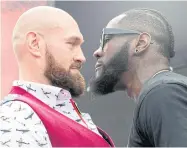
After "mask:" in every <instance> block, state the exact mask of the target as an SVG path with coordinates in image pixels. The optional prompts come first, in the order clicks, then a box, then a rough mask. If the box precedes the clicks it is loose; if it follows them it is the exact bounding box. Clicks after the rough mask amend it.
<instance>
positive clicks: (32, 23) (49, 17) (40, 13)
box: [12, 6, 77, 42]
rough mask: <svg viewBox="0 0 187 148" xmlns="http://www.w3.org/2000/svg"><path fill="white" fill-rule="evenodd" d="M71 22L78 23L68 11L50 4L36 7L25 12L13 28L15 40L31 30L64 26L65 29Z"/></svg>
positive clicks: (44, 29)
mask: <svg viewBox="0 0 187 148" xmlns="http://www.w3.org/2000/svg"><path fill="white" fill-rule="evenodd" d="M69 22H71V23H73V24H75V25H77V23H76V21H75V20H74V19H73V18H72V16H70V15H69V14H68V13H67V12H65V11H63V10H61V9H58V8H53V7H49V6H39V7H34V8H32V9H30V10H28V11H26V12H25V13H23V14H22V15H21V16H20V17H19V19H18V21H17V23H16V25H15V27H14V30H13V36H12V38H13V42H14V40H15V39H18V38H20V37H21V36H23V35H25V34H26V33H28V32H29V31H43V32H44V31H48V30H50V29H54V28H58V27H62V26H63V28H64V29H65V27H67V26H68V25H70V24H69Z"/></svg>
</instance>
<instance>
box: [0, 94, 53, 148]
mask: <svg viewBox="0 0 187 148" xmlns="http://www.w3.org/2000/svg"><path fill="white" fill-rule="evenodd" d="M11 100H13V97H12V96H8V97H6V98H5V100H4V103H3V104H2V105H1V110H0V124H1V126H0V141H1V143H0V146H1V145H3V144H2V143H4V142H6V141H8V143H7V146H10V147H11V146H19V144H20V142H19V141H22V142H24V143H27V144H25V145H24V146H27V147H30V146H32V147H34V146H35V147H37V146H39V145H40V142H43V144H45V145H46V146H47V145H49V144H50V142H49V137H48V135H47V131H46V129H45V127H44V125H43V123H42V122H41V120H40V118H39V117H38V116H37V114H36V113H35V112H34V111H33V110H32V108H31V107H30V106H29V105H27V104H26V103H23V102H20V101H11Z"/></svg>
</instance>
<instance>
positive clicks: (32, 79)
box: [0, 6, 113, 148]
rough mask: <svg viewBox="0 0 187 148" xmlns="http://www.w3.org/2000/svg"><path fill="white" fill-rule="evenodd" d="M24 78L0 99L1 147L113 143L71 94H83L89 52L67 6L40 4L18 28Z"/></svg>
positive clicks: (22, 18) (16, 44)
mask: <svg viewBox="0 0 187 148" xmlns="http://www.w3.org/2000/svg"><path fill="white" fill-rule="evenodd" d="M12 42H13V49H14V52H15V55H16V58H17V62H18V65H19V80H17V81H14V82H13V87H12V89H11V91H10V93H9V95H8V96H6V97H5V98H4V100H3V102H1V110H0V147H27V148H28V147H65V146H66V147H70V146H77V147H78V146H87V147H92V146H93V147H94V146H97V147H99V146H101V147H102V146H105V147H110V146H113V142H112V141H111V139H110V137H109V136H107V134H106V133H105V132H104V131H102V130H101V129H99V128H98V127H97V126H96V125H95V124H94V123H93V121H92V119H91V117H90V116H89V114H86V113H81V112H80V111H79V109H78V107H77V106H76V103H75V102H74V100H73V99H72V98H75V97H76V98H77V97H79V96H80V95H82V94H83V92H84V89H85V81H84V78H83V76H82V75H81V73H80V69H81V67H82V64H83V63H84V62H85V60H86V59H85V57H84V54H83V52H82V49H81V44H82V43H83V42H84V40H83V36H82V34H81V32H80V30H79V27H78V24H77V23H76V21H75V20H74V19H73V18H72V16H70V15H69V14H68V13H67V12H65V11H63V10H60V9H57V8H53V7H48V6H40V7H35V8H32V9H30V10H28V11H27V12H25V13H24V14H22V15H21V16H20V18H19V19H18V21H17V23H16V25H15V28H14V30H13V37H12Z"/></svg>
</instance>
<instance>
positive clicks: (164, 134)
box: [128, 84, 187, 147]
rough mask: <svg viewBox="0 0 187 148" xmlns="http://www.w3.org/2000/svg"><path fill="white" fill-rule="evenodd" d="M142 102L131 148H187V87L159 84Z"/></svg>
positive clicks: (132, 134) (136, 116) (135, 115)
mask: <svg viewBox="0 0 187 148" xmlns="http://www.w3.org/2000/svg"><path fill="white" fill-rule="evenodd" d="M140 98H141V97H140ZM141 99H142V101H140V102H139V104H137V108H136V110H135V112H134V120H133V126H132V129H131V134H130V138H129V144H128V146H129V147H144V146H146V147H179V146H180V147H187V87H185V86H182V85H180V84H160V85H158V86H156V87H154V88H153V89H151V91H149V92H148V93H147V95H146V96H144V98H141Z"/></svg>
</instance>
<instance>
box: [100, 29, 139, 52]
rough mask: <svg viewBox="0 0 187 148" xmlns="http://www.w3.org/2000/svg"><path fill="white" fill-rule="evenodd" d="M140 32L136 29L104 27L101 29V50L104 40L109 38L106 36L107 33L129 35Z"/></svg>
mask: <svg viewBox="0 0 187 148" xmlns="http://www.w3.org/2000/svg"><path fill="white" fill-rule="evenodd" d="M141 33H142V32H139V31H136V30H126V29H118V28H104V29H103V31H102V36H101V40H100V42H101V45H100V46H101V49H102V51H103V48H104V46H105V44H106V42H107V41H108V40H109V38H107V36H108V35H109V36H110V35H112V36H113V35H131V34H138V35H140V34H141Z"/></svg>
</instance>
